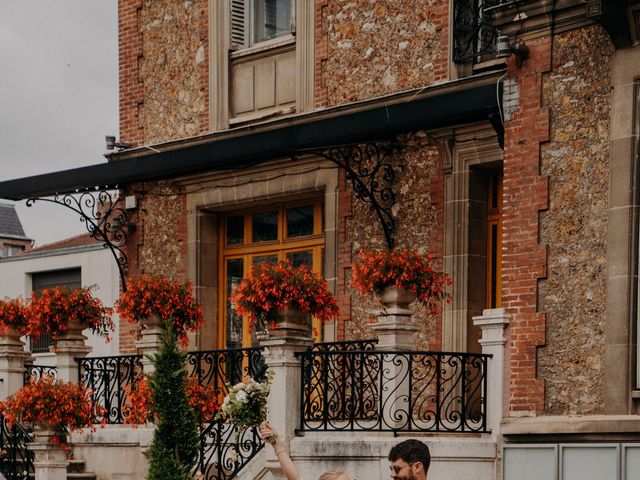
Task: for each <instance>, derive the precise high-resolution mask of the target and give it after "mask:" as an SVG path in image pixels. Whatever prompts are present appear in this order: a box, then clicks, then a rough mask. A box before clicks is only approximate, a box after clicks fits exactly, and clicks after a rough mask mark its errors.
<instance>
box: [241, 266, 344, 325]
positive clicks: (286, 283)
mask: <svg viewBox="0 0 640 480" xmlns="http://www.w3.org/2000/svg"><path fill="white" fill-rule="evenodd" d="M230 299H231V301H232V302H234V304H235V306H236V309H237V311H238V313H239V314H240V315H249V317H250V320H251V324H253V322H255V321H256V320H257V319H260V320H263V321H273V320H274V317H275V314H276V312H277V311H278V310H283V309H285V308H287V307H292V308H297V309H298V310H300V311H302V312H305V313H308V314H311V315H313V316H315V317H318V318H319V319H321V320H329V319H330V318H332V317H335V316H336V315H338V304H337V303H336V300H335V298H333V296H332V295H331V292H329V288H328V287H327V281H326V280H325V279H324V278H323V277H322V276H321V275H319V274H317V273H315V272H313V271H311V269H310V268H308V267H304V266H302V267H294V266H293V265H292V264H291V262H279V263H275V264H274V263H262V264H259V265H253V266H252V267H251V270H250V271H249V274H248V275H247V276H246V277H245V278H243V279H242V281H241V282H240V283H239V284H238V286H237V287H236V288H235V289H234V290H233V293H232V294H231V298H230Z"/></svg>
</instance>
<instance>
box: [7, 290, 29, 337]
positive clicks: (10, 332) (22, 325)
mask: <svg viewBox="0 0 640 480" xmlns="http://www.w3.org/2000/svg"><path fill="white" fill-rule="evenodd" d="M28 325H29V321H28V315H27V304H26V302H25V301H24V300H23V299H22V298H14V299H11V300H0V335H2V336H5V337H10V338H14V339H18V338H20V337H21V336H22V335H24V334H25V333H27V330H28Z"/></svg>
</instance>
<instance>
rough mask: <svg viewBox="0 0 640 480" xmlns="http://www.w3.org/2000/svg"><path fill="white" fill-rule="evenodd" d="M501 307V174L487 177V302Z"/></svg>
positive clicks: (496, 173) (494, 173) (487, 305)
mask: <svg viewBox="0 0 640 480" xmlns="http://www.w3.org/2000/svg"><path fill="white" fill-rule="evenodd" d="M501 305H502V173H501V172H493V173H491V175H490V176H489V184H488V188H487V302H486V308H498V307H500V306H501Z"/></svg>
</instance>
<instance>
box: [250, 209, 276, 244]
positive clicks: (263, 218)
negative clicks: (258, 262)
mask: <svg viewBox="0 0 640 480" xmlns="http://www.w3.org/2000/svg"><path fill="white" fill-rule="evenodd" d="M251 224H252V229H253V234H252V237H253V241H254V242H266V241H269V240H277V239H278V212H262V213H254V214H253V215H252V216H251Z"/></svg>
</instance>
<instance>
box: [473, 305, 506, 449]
mask: <svg viewBox="0 0 640 480" xmlns="http://www.w3.org/2000/svg"><path fill="white" fill-rule="evenodd" d="M509 321H510V319H509V316H507V315H506V313H505V309H504V308H493V309H487V310H484V311H483V312H482V315H481V316H479V317H473V324H474V325H476V326H478V327H480V328H481V329H482V338H481V339H480V340H479V343H480V345H482V353H485V354H489V355H493V356H492V357H491V358H489V359H488V361H487V373H486V375H487V399H486V401H487V411H486V414H487V428H488V429H489V430H491V436H492V437H493V438H496V437H497V436H498V435H499V434H500V421H501V420H502V406H503V392H504V388H503V383H504V350H505V348H504V345H505V343H506V342H507V339H506V337H505V336H504V330H505V328H506V327H507V325H509Z"/></svg>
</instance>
